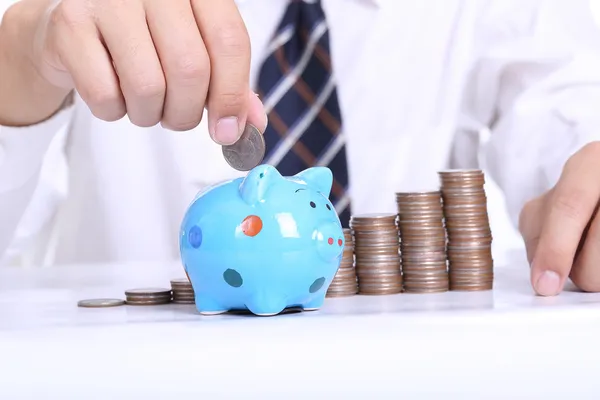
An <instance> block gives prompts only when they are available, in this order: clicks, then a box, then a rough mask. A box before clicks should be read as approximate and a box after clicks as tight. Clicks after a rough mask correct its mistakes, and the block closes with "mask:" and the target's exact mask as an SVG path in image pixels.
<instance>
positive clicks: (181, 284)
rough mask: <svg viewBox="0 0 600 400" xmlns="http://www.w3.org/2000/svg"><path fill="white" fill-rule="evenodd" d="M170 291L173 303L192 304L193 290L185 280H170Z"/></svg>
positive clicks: (193, 301) (193, 298)
mask: <svg viewBox="0 0 600 400" xmlns="http://www.w3.org/2000/svg"><path fill="white" fill-rule="evenodd" d="M171 289H172V290H173V303H177V304H194V303H195V302H196V300H195V297H194V288H193V287H192V284H191V283H190V281H189V280H188V279H187V278H179V279H172V280H171Z"/></svg>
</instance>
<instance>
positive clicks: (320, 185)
mask: <svg viewBox="0 0 600 400" xmlns="http://www.w3.org/2000/svg"><path fill="white" fill-rule="evenodd" d="M294 177H295V178H298V179H300V180H303V181H304V182H306V184H307V185H308V186H312V187H313V188H315V189H316V190H318V191H319V192H321V193H322V194H323V196H325V197H329V194H330V193H331V187H332V186H333V174H332V173H331V170H330V169H329V168H327V167H311V168H307V169H305V170H304V171H302V172H299V173H297V174H296V175H294Z"/></svg>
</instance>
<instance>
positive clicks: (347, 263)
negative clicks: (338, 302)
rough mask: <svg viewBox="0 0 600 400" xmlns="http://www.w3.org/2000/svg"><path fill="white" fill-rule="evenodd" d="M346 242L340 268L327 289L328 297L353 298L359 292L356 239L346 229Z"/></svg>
mask: <svg viewBox="0 0 600 400" xmlns="http://www.w3.org/2000/svg"><path fill="white" fill-rule="evenodd" d="M344 240H345V242H346V244H345V245H344V252H343V253H342V261H341V263H340V268H339V269H338V271H337V273H336V274H335V277H334V278H333V281H332V282H331V284H330V285H329V289H327V297H345V296H353V295H355V294H356V293H357V291H358V284H357V282H356V270H355V269H354V239H353V238H352V231H351V230H350V229H347V228H346V229H344Z"/></svg>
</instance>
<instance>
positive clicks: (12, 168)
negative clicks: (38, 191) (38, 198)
mask: <svg viewBox="0 0 600 400" xmlns="http://www.w3.org/2000/svg"><path fill="white" fill-rule="evenodd" d="M72 113H73V105H72V104H70V105H67V106H65V107H63V108H62V109H61V110H60V111H58V112H57V113H56V114H54V115H53V116H52V117H50V118H49V119H47V120H45V121H43V122H40V123H38V124H35V125H30V126H25V127H8V126H1V125H0V194H1V193H4V192H9V191H13V190H15V189H18V188H20V187H22V186H23V185H24V184H26V183H27V182H28V181H29V180H30V179H31V178H32V177H33V176H34V175H36V174H37V173H38V172H39V170H40V168H41V166H42V162H43V160H44V156H45V155H46V152H47V150H48V148H49V147H50V144H51V143H52V140H53V139H54V137H56V135H57V133H58V132H60V130H61V129H67V127H68V125H69V122H70V121H71V115H72Z"/></svg>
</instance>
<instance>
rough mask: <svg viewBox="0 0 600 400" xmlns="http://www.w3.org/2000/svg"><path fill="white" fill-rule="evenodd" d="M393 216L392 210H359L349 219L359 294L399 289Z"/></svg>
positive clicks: (397, 244) (397, 236)
mask: <svg viewBox="0 0 600 400" xmlns="http://www.w3.org/2000/svg"><path fill="white" fill-rule="evenodd" d="M396 218H397V215H396V214H362V215H354V216H352V218H351V219H350V227H351V228H352V230H353V232H354V254H355V257H356V259H355V263H356V275H357V278H358V291H359V293H360V294H365V295H386V294H394V293H400V292H401V291H402V269H401V264H400V238H399V234H398V227H397V225H396Z"/></svg>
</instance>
